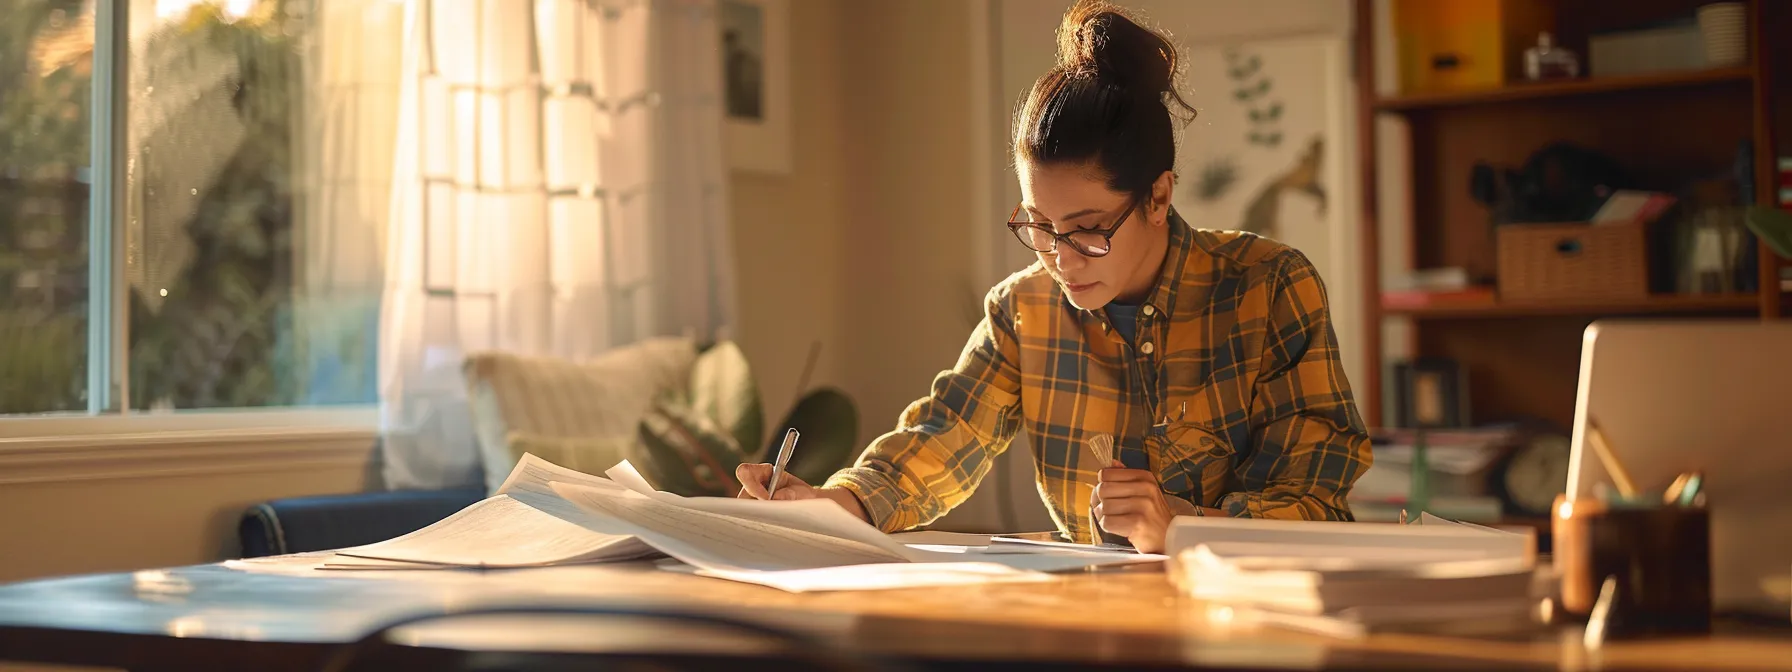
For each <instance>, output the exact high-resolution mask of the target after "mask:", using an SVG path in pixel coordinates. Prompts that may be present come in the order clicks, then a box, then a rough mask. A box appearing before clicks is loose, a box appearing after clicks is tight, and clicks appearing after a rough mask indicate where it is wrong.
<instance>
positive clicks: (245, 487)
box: [0, 431, 376, 582]
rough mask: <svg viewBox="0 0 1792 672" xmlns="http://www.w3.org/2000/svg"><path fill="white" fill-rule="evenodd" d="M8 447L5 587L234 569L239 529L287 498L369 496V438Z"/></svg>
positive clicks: (240, 437) (0, 474)
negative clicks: (178, 569)
mask: <svg viewBox="0 0 1792 672" xmlns="http://www.w3.org/2000/svg"><path fill="white" fill-rule="evenodd" d="M284 434H285V435H284V436H281V435H276V433H275V432H256V433H254V434H253V435H248V434H243V433H236V434H233V435H230V436H226V437H213V438H211V439H203V438H200V437H198V436H192V437H181V436H178V435H171V436H168V437H164V438H163V439H162V440H160V441H157V442H153V443H151V442H135V443H133V444H132V445H124V443H123V442H122V441H120V437H83V438H69V439H51V440H43V441H35V442H32V443H29V444H26V443H21V442H20V441H19V440H8V442H7V445H5V446H3V447H0V448H4V450H0V511H4V512H6V515H4V516H0V582H6V581H15V580H21V579H28V578H35V577H41V576H50V575H61V574H79V573H87V572H104V571H119V570H130V569H141V568H145V567H165V566H173V565H190V564H197V563H205V562H215V561H218V560H221V559H224V558H228V557H235V554H236V553H237V550H238V544H237V538H236V525H237V520H238V517H239V516H241V515H242V512H243V511H244V510H245V509H247V508H248V507H249V506H252V505H254V504H255V503H257V502H261V501H266V500H269V499H276V498H281V497H296V496H302V495H315V494H337V493H349V492H361V491H365V490H367V489H369V487H370V485H371V484H373V483H375V482H376V481H375V480H373V479H372V478H371V475H370V473H369V470H368V464H369V461H370V458H371V454H372V451H373V446H374V440H373V436H372V434H371V433H370V432H364V431H363V432H352V431H343V432H337V431H294V432H288V433H284Z"/></svg>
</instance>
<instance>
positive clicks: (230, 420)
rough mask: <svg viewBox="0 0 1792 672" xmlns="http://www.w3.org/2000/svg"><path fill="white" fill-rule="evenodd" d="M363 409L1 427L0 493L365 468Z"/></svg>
mask: <svg viewBox="0 0 1792 672" xmlns="http://www.w3.org/2000/svg"><path fill="white" fill-rule="evenodd" d="M377 417H378V416H377V413H376V412H375V411H373V410H372V409H369V408H352V409H292V410H276V411H224V412H216V413H191V414H173V413H171V414H153V415H136V416H104V417H86V416H69V417H34V418H9V419H5V420H0V485H17V484H25V483H53V482H67V481H90V480H106V479H129V478H167V477H175V476H189V475H198V474H229V473H245V472H267V471H281V470H289V469H295V468H312V469H315V468H365V467H366V466H367V465H368V464H369V462H370V461H371V460H372V459H373V454H374V449H375V446H376V443H377V440H378V437H379V431H378V421H377Z"/></svg>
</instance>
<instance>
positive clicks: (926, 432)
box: [827, 211, 1372, 542]
mask: <svg viewBox="0 0 1792 672" xmlns="http://www.w3.org/2000/svg"><path fill="white" fill-rule="evenodd" d="M1169 229H1170V236H1169V251H1168V254H1167V257H1166V258H1165V260H1164V267H1163V271H1162V274H1161V275H1160V277H1159V279H1158V282H1157V285H1156V287H1155V288H1154V289H1153V290H1152V292H1151V294H1150V296H1149V297H1148V298H1147V300H1146V303H1145V304H1144V305H1143V306H1142V307H1141V308H1140V310H1139V311H1138V323H1137V327H1136V328H1137V331H1136V346H1135V345H1129V344H1128V343H1127V342H1126V341H1125V339H1123V338H1122V337H1121V336H1120V335H1119V333H1117V331H1116V330H1115V329H1114V328H1113V325H1112V324H1110V323H1109V322H1108V318H1107V315H1106V312H1105V311H1101V310H1095V311H1088V310H1081V309H1078V308H1076V307H1075V306H1073V305H1072V304H1071V303H1070V302H1069V300H1068V299H1067V298H1066V297H1065V296H1064V294H1063V292H1062V290H1061V289H1060V288H1059V287H1058V285H1057V283H1056V282H1054V281H1053V280H1052V278H1051V276H1050V275H1048V274H1047V273H1046V271H1045V269H1044V268H1043V267H1042V266H1041V264H1040V263H1034V264H1033V265H1032V266H1029V267H1028V268H1026V269H1025V270H1022V271H1020V272H1018V273H1016V274H1014V275H1013V276H1010V277H1009V278H1008V279H1006V280H1004V281H1003V282H1002V283H1000V284H998V285H996V287H995V288H993V289H992V290H990V292H989V294H988V295H987V296H986V297H985V302H984V309H985V316H984V318H983V320H982V321H981V322H980V323H979V324H978V325H977V327H976V329H975V330H974V331H973V332H972V333H971V338H970V341H969V342H968V343H967V344H966V345H965V348H964V351H963V353H962V354H961V355H960V357H959V359H958V362H957V364H956V365H955V366H954V367H953V368H952V369H950V370H947V371H944V372H941V373H940V374H939V375H938V376H936V377H935V378H934V381H933V385H932V391H931V393H930V394H929V395H928V396H926V397H923V398H921V399H919V400H917V401H915V402H914V403H912V404H910V405H909V406H908V408H907V409H906V410H905V411H904V412H903V413H902V417H901V419H900V422H899V423H898V425H897V427H896V429H895V430H893V431H891V432H889V433H886V434H884V435H882V436H880V437H878V438H877V439H876V440H874V441H873V442H872V443H871V444H870V446H868V447H867V448H866V449H865V451H864V453H863V454H862V455H861V456H860V457H859V459H858V461H857V463H856V464H855V465H854V466H852V467H849V468H847V469H843V470H841V471H839V472H837V473H836V474H834V475H833V476H832V477H831V478H829V479H828V481H827V485H830V486H838V487H844V488H846V489H847V490H849V491H851V492H852V493H853V494H854V495H856V496H857V497H858V498H859V501H860V502H862V503H863V504H864V506H865V510H866V512H867V513H869V514H870V516H871V520H872V521H873V523H874V524H876V525H877V526H878V527H879V528H881V529H883V530H885V531H889V532H894V531H899V530H904V529H909V528H913V527H916V526H919V525H924V524H927V523H930V522H932V521H934V520H935V519H937V518H939V517H940V516H942V515H944V514H945V513H946V512H947V511H949V510H951V509H952V507H954V506H957V505H958V504H959V503H961V502H963V501H964V500H965V499H967V498H969V497H970V495H971V492H972V490H974V489H975V488H976V487H977V484H978V483H979V482H980V481H982V479H983V477H984V476H985V475H986V474H988V473H989V470H990V468H991V467H992V466H993V464H994V462H995V457H996V456H997V455H998V454H1000V453H1001V452H1002V451H1004V450H1006V449H1007V447H1008V445H1009V443H1010V441H1011V440H1012V439H1013V438H1014V436H1015V434H1016V433H1018V432H1019V431H1020V430H1021V429H1022V428H1023V427H1024V428H1025V429H1026V430H1027V432H1028V435H1029V438H1030V439H1031V441H1030V442H1029V443H1030V446H1031V448H1032V451H1033V463H1034V466H1035V467H1036V468H1037V469H1036V470H1037V473H1038V486H1039V492H1040V494H1041V495H1042V496H1043V498H1044V500H1045V503H1046V507H1047V510H1048V511H1049V512H1050V514H1051V516H1052V519H1053V521H1055V522H1056V523H1057V526H1058V528H1059V530H1060V531H1062V532H1064V533H1065V534H1066V535H1067V536H1068V537H1069V538H1071V539H1073V540H1076V541H1079V542H1092V541H1093V540H1094V539H1095V537H1096V534H1095V524H1094V521H1093V520H1091V518H1090V498H1091V495H1092V492H1093V488H1094V486H1095V482H1096V474H1097V472H1098V471H1099V470H1100V469H1101V468H1102V467H1103V466H1104V465H1101V464H1096V463H1095V457H1094V454H1093V453H1092V452H1091V451H1090V450H1089V449H1088V448H1087V446H1086V442H1087V440H1088V439H1089V438H1090V437H1092V436H1095V435H1097V434H1103V433H1105V434H1110V435H1112V436H1113V438H1114V439H1115V444H1116V447H1117V450H1120V451H1127V450H1131V451H1140V450H1142V451H1144V452H1145V455H1146V457H1148V459H1149V464H1150V468H1151V470H1152V472H1154V473H1155V474H1156V475H1157V478H1158V483H1159V484H1160V485H1161V486H1162V488H1163V491H1164V493H1165V494H1166V495H1168V496H1169V497H1172V498H1178V499H1181V500H1184V501H1185V502H1188V503H1190V504H1193V505H1198V506H1206V507H1214V508H1218V509H1221V510H1223V511H1225V512H1226V514H1227V515H1231V516H1240V517H1255V518H1291V519H1309V520H1352V519H1353V518H1352V516H1351V513H1350V507H1349V504H1348V502H1346V500H1345V498H1346V496H1347V495H1348V494H1349V491H1350V488H1351V485H1352V484H1353V483H1354V482H1355V481H1356V479H1357V478H1358V477H1359V476H1360V475H1362V473H1363V472H1364V471H1365V470H1366V469H1368V467H1369V465H1370V463H1371V460H1372V458H1371V456H1370V449H1369V435H1368V432H1367V429H1366V428H1365V426H1364V424H1363V420H1362V417H1361V416H1360V415H1359V413H1358V411H1357V408H1356V403H1355V401H1354V400H1353V399H1352V395H1351V390H1350V383H1349V381H1347V380H1346V379H1345V376H1344V371H1343V368H1342V366H1341V364H1340V362H1339V359H1338V345H1337V337H1336V335H1335V333H1334V331H1333V329H1332V324H1331V319H1330V313H1329V310H1328V308H1327V303H1326V293H1325V287H1324V285H1323V283H1322V282H1321V280H1320V278H1319V274H1318V273H1317V272H1316V271H1315V270H1314V268H1313V265H1312V263H1311V262H1309V261H1308V260H1307V258H1306V257H1305V256H1304V255H1302V254H1301V253H1300V252H1299V251H1296V250H1295V249H1293V248H1290V247H1288V246H1286V245H1282V244H1280V243H1276V242H1274V241H1271V240H1269V239H1266V238H1262V237H1259V236H1256V235H1252V234H1248V233H1240V232H1231V231H1207V230H1197V229H1192V228H1190V227H1189V226H1188V224H1187V223H1186V222H1185V221H1184V220H1183V219H1182V218H1181V217H1180V216H1178V215H1176V214H1175V212H1174V211H1172V212H1171V216H1170V226H1169Z"/></svg>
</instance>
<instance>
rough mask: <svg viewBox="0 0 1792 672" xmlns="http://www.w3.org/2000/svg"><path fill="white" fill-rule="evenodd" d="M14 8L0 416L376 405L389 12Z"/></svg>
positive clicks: (88, 5) (392, 27)
mask: <svg viewBox="0 0 1792 672" xmlns="http://www.w3.org/2000/svg"><path fill="white" fill-rule="evenodd" d="M121 5H124V6H123V7H121ZM10 8H11V9H10V11H9V12H8V16H7V19H6V21H4V22H0V23H4V26H0V414H6V415H17V414H41V413H69V412H75V413H97V414H111V413H125V414H133V413H144V412H154V411H183V410H200V409H224V408H268V407H291V406H339V405H364V404H369V403H372V402H374V401H375V400H376V398H377V389H376V382H377V380H376V378H377V370H378V368H377V358H376V351H375V350H376V345H377V342H378V337H377V335H378V323H379V295H380V290H381V277H380V273H379V269H380V266H381V263H380V262H381V252H380V250H381V249H382V242H383V241H382V240H381V237H382V234H383V225H384V222H385V219H386V205H387V203H388V202H389V199H388V191H389V187H390V184H389V175H390V168H389V165H390V163H391V161H390V158H391V151H392V150H391V146H390V144H389V143H390V138H391V135H392V129H391V128H390V127H391V126H392V125H393V124H394V123H395V119H396V117H397V115H396V114H393V109H395V105H396V103H395V101H396V96H397V87H396V85H395V84H390V82H396V81H397V77H398V65H399V64H398V58H397V49H398V48H399V47H398V46H397V45H398V44H399V43H400V42H401V40H399V39H398V38H399V36H400V31H401V29H402V23H403V4H402V3H399V2H393V1H391V0H127V1H126V2H100V1H99V0H14V2H12V3H10ZM96 8H97V9H98V13H96ZM380 31H388V32H387V33H386V35H385V36H381V35H380V34H379V33H380ZM112 45H117V46H116V48H114V47H113V46H112ZM388 51H389V53H388ZM121 63H122V64H126V65H125V67H123V68H120V67H118V66H119V64H121Z"/></svg>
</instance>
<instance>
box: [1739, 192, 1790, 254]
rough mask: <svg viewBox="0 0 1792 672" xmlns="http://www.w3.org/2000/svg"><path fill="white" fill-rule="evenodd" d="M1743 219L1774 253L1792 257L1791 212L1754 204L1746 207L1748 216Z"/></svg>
mask: <svg viewBox="0 0 1792 672" xmlns="http://www.w3.org/2000/svg"><path fill="white" fill-rule="evenodd" d="M1743 221H1745V222H1747V223H1748V229H1749V230H1750V231H1753V232H1755V235H1756V236H1758V237H1760V239H1761V242H1763V243H1766V244H1767V247H1768V248H1770V249H1772V250H1773V253H1774V254H1777V255H1780V257H1781V258H1783V259H1792V212H1789V211H1786V210H1781V209H1779V208H1775V207H1770V206H1764V205H1756V206H1752V207H1750V208H1749V209H1748V216H1747V217H1745V218H1743Z"/></svg>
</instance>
